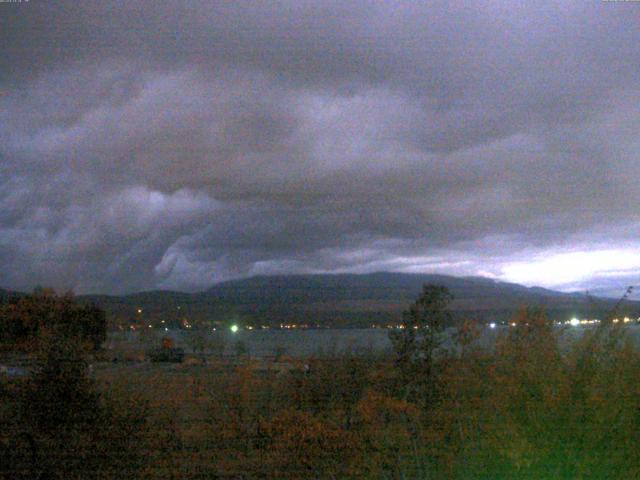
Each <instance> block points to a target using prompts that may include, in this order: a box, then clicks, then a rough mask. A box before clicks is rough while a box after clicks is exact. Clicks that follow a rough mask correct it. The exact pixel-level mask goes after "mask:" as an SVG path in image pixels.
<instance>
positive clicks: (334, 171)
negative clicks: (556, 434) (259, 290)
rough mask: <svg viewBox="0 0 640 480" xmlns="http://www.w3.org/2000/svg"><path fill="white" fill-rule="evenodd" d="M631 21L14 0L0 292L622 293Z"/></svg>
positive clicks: (580, 5)
mask: <svg viewBox="0 0 640 480" xmlns="http://www.w3.org/2000/svg"><path fill="white" fill-rule="evenodd" d="M639 18H640V6H637V5H635V4H632V3H623V2H620V3H614V2H596V1H594V2H591V1H587V2H585V1H579V2H563V3H562V4H559V5H558V4H557V3H555V2H554V3H547V2H536V1H533V2H526V3H522V4H520V3H516V2H508V3H505V2H495V1H485V2H428V4H427V3H422V2H419V3H418V2H416V3H408V2H355V1H353V2H331V1H323V2H305V1H300V0H297V1H295V2H287V1H281V2H197V1H192V2H186V3H182V4H178V3H177V2H157V1H154V2H151V1H149V2H142V3H140V2H117V3H116V2H105V1H101V2H91V1H89V2H56V3H54V2H38V1H36V0H32V1H30V2H23V3H4V4H0V40H1V42H2V43H1V44H2V45H3V55H2V56H0V87H1V89H2V91H1V93H2V95H1V96H0V264H1V265H2V267H3V268H2V270H1V271H0V285H4V286H6V287H13V288H30V287H32V286H33V285H35V284H46V285H54V286H56V287H59V288H74V289H75V290H76V291H79V292H86V291H107V292H124V291H132V290H140V289H148V288H158V287H161V288H178V289H199V288H203V287H206V286H207V285H209V284H211V283H213V282H215V281H219V280H223V279H226V278H232V277H237V276H243V275H250V274H254V273H271V272H320V271H323V272H324V271H359V272H365V271H373V270H402V271H441V272H449V273H454V274H479V273H480V274H488V275H494V276H497V277H501V278H507V279H515V280H518V281H523V282H525V283H527V282H528V283H542V284H547V285H557V286H562V287H571V286H574V287H577V286H580V287H582V286H588V285H590V286H593V285H592V284H593V281H591V282H590V280H589V279H590V278H592V277H593V278H599V279H600V280H598V282H600V283H598V284H597V285H595V286H598V285H602V286H606V287H607V288H610V287H611V288H613V286H614V284H615V279H616V278H619V279H620V281H621V282H623V283H624V284H626V283H628V282H629V281H630V279H631V278H635V277H634V275H635V273H636V272H640V260H637V258H636V257H637V255H635V252H638V251H639V249H638V247H639V246H640V245H639V243H638V241H637V238H638V233H639V230H640V229H639V225H640V216H639V215H638V213H637V209H636V205H637V201H638V199H639V197H640V194H639V193H638V190H637V186H636V185H637V184H638V180H640V173H638V169H637V165H638V160H637V158H638V153H639V152H640V142H639V141H638V136H637V132H638V131H639V130H640V115H639V114H640V84H639V82H638V78H640V49H638V48H637V45H638V44H640V26H639V25H640V24H639V23H638V19H639ZM589 251H598V252H605V253H602V254H601V255H600V256H599V257H597V258H596V259H595V260H594V261H593V265H592V268H590V269H589V268H587V269H586V270H584V269H583V270H580V272H582V273H580V272H578V273H576V275H575V276H573V277H571V276H569V277H566V278H565V277H562V278H560V277H556V274H557V273H558V272H557V271H555V270H554V267H553V264H550V265H549V262H548V259H549V258H552V259H553V258H555V257H554V256H558V255H559V257H558V259H559V260H558V265H565V263H566V261H565V260H566V258H573V257H571V255H574V254H575V252H589ZM563 255H564V257H563ZM567 255H568V257H567ZM619 255H628V256H630V257H629V258H631V259H632V260H630V261H629V262H627V264H626V266H624V268H622V271H621V270H620V269H621V267H620V265H619V264H618V263H619V262H617V261H615V260H612V261H611V262H609V261H607V258H609V257H611V258H612V259H614V257H616V256H619ZM585 258H587V260H586V261H587V262H588V261H589V260H588V257H585ZM603 258H604V260H603ZM545 259H547V260H545ZM563 259H565V260H563ZM580 259H581V260H580V263H581V264H584V262H585V259H584V258H583V257H580ZM563 261H565V263H563ZM523 262H524V263H527V262H534V263H535V262H538V264H541V265H543V266H545V265H547V267H544V268H546V270H545V269H543V271H542V273H540V270H539V269H538V270H536V268H534V267H532V268H529V269H527V268H524V269H523V267H522V264H523ZM545 262H546V263H545ZM634 262H635V263H634ZM567 265H569V267H568V268H569V269H571V265H570V264H567ZM541 268H542V267H541ZM558 268H560V267H558ZM566 268H567V267H566V266H565V270H566ZM514 272H515V273H514ZM565 273H566V272H565ZM527 275H528V276H527ZM603 279H604V280H603ZM612 279H613V280H612Z"/></svg>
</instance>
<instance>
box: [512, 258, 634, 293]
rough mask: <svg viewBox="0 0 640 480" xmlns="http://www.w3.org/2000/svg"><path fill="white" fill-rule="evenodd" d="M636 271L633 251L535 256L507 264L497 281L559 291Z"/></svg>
mask: <svg viewBox="0 0 640 480" xmlns="http://www.w3.org/2000/svg"><path fill="white" fill-rule="evenodd" d="M638 270H640V252H638V251H637V250H633V251H632V250H613V249H611V250H594V251H580V252H567V253H556V254H550V255H538V256H537V257H534V258H533V260H531V261H517V262H511V263H507V264H506V265H505V266H504V267H502V275H501V276H500V278H501V279H503V280H507V281H510V282H515V283H521V284H524V285H539V286H544V287H559V286H563V285H570V284H571V283H574V282H579V281H583V280H587V279H589V278H593V277H598V276H610V275H612V274H615V275H621V274H630V273H633V272H634V271H638Z"/></svg>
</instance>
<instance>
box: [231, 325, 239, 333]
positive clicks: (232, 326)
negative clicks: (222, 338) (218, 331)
mask: <svg viewBox="0 0 640 480" xmlns="http://www.w3.org/2000/svg"><path fill="white" fill-rule="evenodd" d="M231 331H232V332H233V333H236V332H237V331H238V325H231Z"/></svg>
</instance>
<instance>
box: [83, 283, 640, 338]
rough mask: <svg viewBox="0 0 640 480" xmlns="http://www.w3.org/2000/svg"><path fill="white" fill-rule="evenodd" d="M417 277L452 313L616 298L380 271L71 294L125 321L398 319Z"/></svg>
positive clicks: (501, 313)
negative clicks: (445, 294)
mask: <svg viewBox="0 0 640 480" xmlns="http://www.w3.org/2000/svg"><path fill="white" fill-rule="evenodd" d="M425 284H436V285H443V286H445V287H447V288H448V289H449V290H450V291H451V293H452V294H453V296H454V302H453V303H452V305H451V309H452V311H453V313H454V316H455V318H456V319H457V320H462V319H465V318H474V319H477V320H479V321H483V322H489V321H506V320H508V319H509V318H510V317H511V316H512V315H513V313H514V312H515V311H516V310H517V309H518V308H519V307H520V306H524V305H529V306H540V307H544V308H545V309H546V310H547V313H548V314H549V316H550V317H552V318H554V319H562V320H566V319H568V318H571V317H573V316H578V317H580V318H584V317H589V318H593V317H595V318H598V317H602V316H603V315H605V314H606V312H607V311H609V310H610V309H611V308H613V306H614V305H615V303H616V300H612V299H601V298H591V297H587V296H586V295H584V294H575V293H562V292H556V291H553V290H547V289H544V288H539V287H533V288H528V287H524V286H522V285H518V284H514V283H507V282H499V281H495V280H492V279H488V278H482V277H453V276H447V275H431V274H405V273H388V272H381V273H372V274H365V275H356V274H339V275H274V276H256V277H251V278H246V279H241V280H233V281H228V282H223V283H219V284H217V285H214V286H213V287H211V288H210V289H208V290H206V291H204V292H201V293H195V294H189V293H182V292H171V291H150V292H141V293H136V294H131V295H125V296H107V295H86V296H81V297H79V298H80V299H81V300H82V301H86V302H90V303H95V304H97V305H99V306H101V307H102V308H104V309H105V310H106V311H107V313H108V315H109V317H110V318H111V319H113V320H114V321H115V322H116V323H118V322H122V323H125V324H126V323H128V322H131V321H136V322H139V323H143V322H149V323H154V322H157V321H160V320H164V321H165V324H166V325H171V326H173V325H175V326H177V325H180V324H182V323H183V321H184V320H186V321H188V322H189V323H199V322H206V323H210V322H222V323H226V322H245V323H249V324H256V325H265V324H268V325H272V326H273V325H279V324H281V323H296V324H308V325H312V326H316V325H320V326H337V327H356V326H359V327H368V326H371V325H387V324H395V323H398V322H400V320H401V318H402V312H403V311H404V310H406V308H407V307H408V306H409V305H410V304H411V303H412V302H413V301H414V300H415V299H416V298H417V296H418V295H419V294H420V291H421V289H422V286H423V285H425ZM622 293H623V292H621V294H622ZM623 308H624V311H625V312H627V313H629V314H631V315H634V316H637V314H638V313H639V312H640V302H624V304H623Z"/></svg>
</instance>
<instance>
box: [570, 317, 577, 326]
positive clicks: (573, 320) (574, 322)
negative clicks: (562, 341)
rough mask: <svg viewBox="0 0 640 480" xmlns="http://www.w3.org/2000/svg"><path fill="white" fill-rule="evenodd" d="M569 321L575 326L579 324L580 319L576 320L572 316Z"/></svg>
mask: <svg viewBox="0 0 640 480" xmlns="http://www.w3.org/2000/svg"><path fill="white" fill-rule="evenodd" d="M569 323H570V324H571V326H573V327H577V326H578V325H580V320H578V319H577V318H576V317H573V318H572V319H571V320H569Z"/></svg>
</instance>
